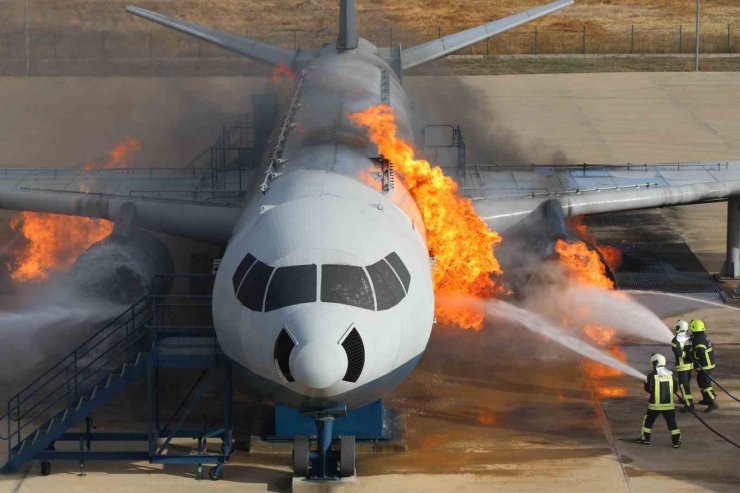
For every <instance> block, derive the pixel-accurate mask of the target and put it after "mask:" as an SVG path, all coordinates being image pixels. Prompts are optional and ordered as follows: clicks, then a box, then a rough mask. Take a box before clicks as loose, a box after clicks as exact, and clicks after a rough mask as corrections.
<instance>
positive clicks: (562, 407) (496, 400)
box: [0, 74, 740, 493]
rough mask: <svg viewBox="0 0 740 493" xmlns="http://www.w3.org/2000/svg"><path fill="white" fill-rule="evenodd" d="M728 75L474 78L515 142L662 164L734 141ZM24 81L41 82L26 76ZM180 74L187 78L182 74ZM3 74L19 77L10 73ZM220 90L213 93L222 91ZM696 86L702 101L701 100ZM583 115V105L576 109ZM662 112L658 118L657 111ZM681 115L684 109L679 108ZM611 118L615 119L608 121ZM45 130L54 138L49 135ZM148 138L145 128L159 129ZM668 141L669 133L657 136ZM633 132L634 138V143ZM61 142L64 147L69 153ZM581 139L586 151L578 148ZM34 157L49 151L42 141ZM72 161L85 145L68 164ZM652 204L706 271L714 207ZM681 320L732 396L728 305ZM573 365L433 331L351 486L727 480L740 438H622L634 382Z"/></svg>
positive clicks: (201, 485)
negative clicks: (516, 130) (396, 424)
mask: <svg viewBox="0 0 740 493" xmlns="http://www.w3.org/2000/svg"><path fill="white" fill-rule="evenodd" d="M735 77H736V76H735V74H730V75H717V76H716V78H714V80H715V83H712V80H713V75H712V74H704V75H703V76H702V77H701V78H692V79H691V81H692V82H691V83H686V78H685V77H684V76H683V75H682V74H659V75H658V76H645V75H644V74H636V75H633V76H631V77H630V76H628V75H626V74H621V75H620V76H618V78H617V79H618V82H619V84H620V87H622V88H623V89H624V91H625V94H620V95H619V97H613V96H614V95H613V94H611V95H609V94H602V93H599V91H598V90H597V89H595V88H598V87H604V90H605V91H606V88H608V87H609V85H610V84H612V83H613V82H614V79H612V77H611V76H610V75H609V74H600V75H598V76H593V75H592V76H584V77H583V78H579V76H575V75H569V76H564V77H562V78H561V79H558V78H557V77H556V76H543V77H528V78H524V79H517V80H516V81H514V80H513V79H511V78H499V79H497V78H491V79H489V80H488V81H486V80H484V78H476V80H475V81H474V84H475V85H476V86H477V87H480V88H483V90H484V91H487V94H488V95H489V96H488V99H487V104H488V105H489V106H494V107H499V108H503V111H504V113H505V114H506V115H507V117H508V118H509V119H510V121H511V122H513V123H512V125H514V124H516V125H515V127H521V125H519V124H520V123H521V122H523V121H528V122H530V123H531V124H530V125H529V126H528V127H527V130H526V132H525V133H524V134H523V135H524V136H525V137H523V138H524V139H525V140H524V142H525V143H526V142H530V140H529V139H530V138H532V136H536V138H538V139H544V142H545V143H544V147H546V148H548V149H556V148H562V149H572V150H573V152H571V151H569V157H571V158H573V159H575V160H577V161H581V160H589V161H598V160H602V161H606V160H609V159H616V158H625V157H631V156H632V155H633V154H639V155H641V156H644V157H643V159H644V160H653V161H662V160H669V159H670V158H673V157H674V155H675V156H677V155H679V154H680V155H685V156H686V159H700V158H702V156H706V158H707V159H709V158H715V157H717V156H718V154H722V155H723V156H724V155H725V154H727V153H729V152H733V151H734V150H736V149H737V147H736V144H732V145H730V144H728V143H733V142H734V143H737V142H740V131H739V130H740V129H739V128H738V126H737V123H736V122H737V121H740V118H738V117H739V116H740V114H737V115H736V114H735V113H733V112H739V113H740V108H735V107H732V106H727V104H726V102H727V101H730V100H732V95H733V94H735V93H736V91H737V89H736V84H733V81H734V80H735ZM417 80H418V79H417ZM553 81H555V82H556V84H555V85H553ZM165 82H166V81H165ZM165 82H157V83H156V84H155V87H154V88H153V89H151V91H152V92H154V93H156V92H157V91H166V83H165ZM55 83H56V82H55V81H48V83H47V88H46V91H52V90H53V87H54V84H55ZM97 83H98V84H104V81H101V80H99V81H97ZM446 83H447V84H449V81H447V82H446ZM33 84H37V85H43V84H44V82H43V81H42V80H40V79H37V80H34V82H33ZM122 84H123V85H125V84H126V82H125V81H123V82H122V81H121V80H117V81H115V83H114V86H115V88H116V91H123V92H125V91H124V89H122V88H121V85H122ZM178 84H179V86H180V87H186V86H187V82H186V81H184V80H181V81H179V82H178ZM202 84H203V83H202V82H197V83H195V84H194V86H193V87H194V88H197V90H198V91H200V90H201V89H204V88H203V87H202ZM411 85H416V86H419V87H417V89H418V90H422V91H423V90H427V91H428V92H427V93H425V94H426V95H427V96H429V97H432V96H435V95H436V94H437V89H435V88H432V87H428V88H427V89H424V88H423V87H421V86H426V85H427V84H426V83H425V84H420V83H417V82H414V81H411ZM13 86H14V87H16V88H17V87H18V83H17V81H15V82H14V83H13ZM242 86H243V84H242V83H241V82H239V83H238V84H228V83H225V84H222V85H221V86H220V87H221V89H224V90H226V91H241V89H242ZM565 87H571V88H572V87H576V88H580V89H581V90H582V91H584V92H585V93H587V94H586V95H585V96H583V97H579V96H578V91H571V90H570V89H568V90H567V91H566V89H564V88H565ZM42 89H43V88H40V87H36V88H35V92H37V93H38V92H39V91H41V92H44V91H42ZM64 90H65V91H67V92H69V91H72V90H73V84H69V83H67V84H65V85H64ZM194 90H195V89H194ZM507 91H508V92H507ZM522 91H524V92H527V94H530V93H531V94H536V100H533V101H531V104H529V103H527V104H524V105H522V104H520V103H521V102H522V101H523V100H524V99H523V98H524V96H526V95H522V94H519V93H520V92H522ZM563 91H566V92H567V96H568V97H567V98H563ZM186 92H187V91H186ZM626 93H629V94H626ZM666 95H667V96H666ZM104 96H105V95H103V96H101V98H103V99H104ZM228 96H229V95H228V94H227V93H223V92H222V93H220V94H219V98H220V99H224V100H226V99H228ZM702 97H705V98H706V100H705V101H704V103H702V99H701V98H702ZM91 98H94V96H91ZM629 98H634V100H635V101H639V108H633V110H634V112H633V113H631V114H630V115H631V116H630V117H629V118H627V116H626V115H625V114H623V112H622V108H623V107H624V104H625V101H629ZM14 99H18V100H22V98H21V99H19V98H17V97H16V98H14ZM719 100H723V101H724V102H725V104H724V106H722V105H718V104H716V103H717V102H718V101H719ZM540 103H542V104H540ZM635 104H637V103H635ZM91 105H92V103H91ZM92 106H94V105H92ZM106 107H110V104H109V103H108V104H106ZM548 108H550V109H548ZM552 108H557V109H558V112H560V113H561V115H562V114H565V115H570V116H573V117H574V118H571V119H569V120H568V119H566V121H564V122H562V124H558V122H559V121H560V120H562V116H561V115H557V114H554V113H553V111H551V109H552ZM651 108H652V109H651ZM20 110H21V108H20V107H19V108H18V111H16V112H15V113H13V114H16V115H18V114H23V113H22V111H20ZM561 110H562V111H561ZM139 111H140V112H141V113H140V114H139V113H137V115H136V119H133V118H130V119H129V118H123V119H122V121H123V122H124V126H125V127H126V128H127V129H129V128H134V127H135V126H136V125H138V124H140V122H141V120H146V112H147V111H148V112H151V113H152V114H156V113H157V112H158V111H159V110H157V104H152V105H151V107H148V108H146V107H144V106H142V107H141V108H140V109H139ZM642 112H644V113H645V114H646V115H647V114H648V113H649V115H650V118H647V117H645V116H641V115H642ZM584 114H585V115H586V116H589V117H588V118H586V117H583V115H584ZM662 114H666V115H668V116H666V117H665V118H664V119H661V116H660V115H662ZM681 114H683V115H684V116H685V118H678V117H676V115H681ZM538 115H539V116H538ZM579 115H581V116H579ZM595 115H596V116H598V118H596V117H595ZM599 115H600V116H599ZM615 115H616V116H620V115H621V118H613V117H614V116H615ZM671 115H673V116H671ZM0 118H1V117H0ZM463 118H464V115H462V116H461V119H460V122H461V123H463V124H465V123H466V122H465V121H464V120H463ZM472 120H473V119H472V118H471V122H470V123H471V125H472V123H473V121H472ZM636 120H639V121H642V122H645V125H649V126H656V128H657V127H659V128H660V129H661V131H660V134H659V135H650V134H649V133H646V132H644V131H643V130H639V134H640V135H639V136H635V138H634V139H632V138H631V137H630V132H631V131H632V132H633V133H634V132H636V131H635V130H634V121H636ZM568 122H571V124H569V123H568ZM573 122H574V123H573ZM50 123H53V122H50ZM113 123H114V122H111V125H112V124H113ZM25 124H27V125H31V126H33V125H37V124H38V123H37V122H32V121H28V122H26V123H25ZM556 124H557V138H553V139H549V138H548V129H551V128H553V127H554V126H555V125H556ZM85 125H86V123H85V122H84V121H83V122H80V126H82V127H84V126H85ZM91 125H92V123H91ZM569 125H575V126H574V127H572V126H571V127H569ZM671 125H675V126H676V127H675V128H677V129H678V130H679V131H680V132H679V133H678V134H676V136H674V137H671V128H672V127H671ZM522 128H524V127H522ZM692 128H696V129H698V131H697V132H696V133H694V134H692V135H693V138H692V139H691V140H688V139H686V138H685V136H686V135H687V133H690V130H691V129H692ZM83 130H84V129H83ZM571 130H573V132H572V133H570V134H569V132H571ZM616 131H618V132H617V133H614V132H616ZM166 133H167V132H163V135H164V134H166ZM569 135H570V137H568V136H569ZM610 135H614V136H615V137H613V138H612V137H610ZM718 135H719V136H721V139H719V137H717V136H718ZM55 138H56V139H58V140H60V141H62V140H64V136H63V135H61V134H60V135H56V136H55ZM148 138H149V139H152V140H155V139H156V130H154V134H151V135H149V136H148ZM670 138H673V139H674V140H675V144H676V145H672V144H670V143H669V142H668V141H667V140H666V139H670ZM206 140H210V139H206ZM719 141H721V142H722V144H721V145H720V144H718V142H719ZM633 142H637V145H636V146H635V145H632V143H633ZM733 146H734V147H733ZM72 147H74V146H72ZM72 147H69V148H67V149H66V152H67V153H73V152H74V149H73V148H72ZM584 149H585V150H586V151H587V152H585V154H584V156H586V157H583V158H582V159H581V155H580V154H581V151H582V150H584ZM660 149H670V152H669V154H670V156H668V157H663V156H664V155H663V154H661V151H660ZM685 151H689V152H688V153H686V152H685ZM35 152H37V153H38V152H39V151H38V150H36V151H35ZM689 154H690V155H689ZM42 157H43V156H42ZM724 157H727V158H729V157H736V156H724ZM46 159H47V160H49V159H51V152H50V153H49V156H47V157H46ZM84 160H85V156H82V157H81V158H80V160H79V162H84ZM661 213H662V214H665V216H666V217H669V218H670V219H671V220H672V221H674V223H675V224H676V225H677V229H678V230H679V231H680V232H681V234H682V236H683V237H684V238H685V239H686V240H687V241H688V243H689V245H690V246H691V247H692V249H693V250H694V251H695V252H697V255H698V256H699V258H700V260H702V262H705V265H706V266H707V267H708V268H709V269H710V270H712V269H714V270H716V268H717V267H716V263H717V258H718V255H719V256H720V257H721V253H722V252H723V250H724V206H723V205H722V204H710V205H706V206H695V207H686V208H680V209H676V210H672V209H669V210H664V211H662V212H661ZM694 316H701V317H703V318H704V320H705V321H706V322H707V325H708V327H709V330H710V334H711V336H712V339H713V342H714V344H715V346H716V352H717V359H718V361H719V367H718V369H717V372H716V377H717V378H718V379H719V380H720V381H721V382H722V383H723V384H725V385H726V386H727V387H728V388H729V389H733V390H735V391H737V392H738V393H740V335H738V325H739V322H740V317H738V316H737V312H729V311H717V310H713V311H705V312H697V313H691V314H687V317H694ZM667 322H668V323H672V322H673V320H669V321H667ZM623 349H624V351H625V353H626V354H627V356H628V358H629V362H630V363H631V364H633V365H634V366H635V367H637V368H638V369H644V368H645V366H646V361H647V358H648V356H649V354H650V353H652V352H654V351H655V350H661V351H663V352H664V353H666V354H667V353H668V351H669V349H668V348H667V347H663V348H660V347H657V346H652V345H634V346H629V347H625V348H623ZM584 368H586V366H585V365H584V363H583V361H582V360H581V359H580V358H578V357H576V356H574V355H572V354H571V353H569V352H567V351H566V350H564V349H561V348H559V347H555V346H553V345H552V344H551V343H548V342H547V341H545V340H543V339H539V338H536V337H535V336H532V335H530V334H528V333H522V332H520V331H516V330H514V329H509V328H506V327H487V328H486V329H485V330H484V331H482V332H480V333H470V332H462V331H458V330H455V329H445V328H441V327H438V328H435V331H434V335H433V337H432V340H431V341H430V345H429V348H428V350H427V352H426V353H425V355H424V358H423V360H422V362H421V363H420V365H419V367H418V368H417V370H415V371H414V373H413V374H412V375H411V377H410V378H409V379H408V380H407V381H405V382H404V383H403V384H402V385H401V386H400V387H399V388H398V389H397V390H396V391H395V392H394V393H393V394H392V395H390V396H389V398H388V399H387V405H389V406H391V407H393V408H395V409H399V410H403V411H404V412H405V413H406V422H407V439H408V451H407V452H406V453H403V454H393V455H361V456H360V458H359V464H358V473H359V475H360V479H359V481H358V488H359V490H360V491H367V492H377V491H382V492H384V493H393V492H406V491H425V492H448V491H463V492H478V491H481V492H482V491H498V490H506V491H521V492H530V491H531V492H534V491H537V492H540V491H548V492H549V491H556V492H557V491H563V492H568V493H573V492H579V491H583V492H592V491H604V492H612V491H614V492H620V491H623V492H649V493H654V492H656V491H672V492H693V491H712V492H725V491H726V492H730V491H733V492H734V491H737V488H738V484H740V454H738V450H737V449H735V448H732V447H731V446H730V445H729V444H727V443H725V442H723V441H722V440H721V439H719V438H717V437H715V436H714V435H712V434H710V433H709V432H707V431H706V429H705V428H704V427H703V426H702V425H701V424H700V423H698V422H696V421H695V420H694V419H693V418H691V417H689V416H686V415H679V424H680V426H681V428H682V431H683V433H684V447H683V448H681V449H679V450H674V449H672V448H671V447H670V438H669V435H668V432H667V430H665V429H664V424H663V423H662V422H661V421H658V422H657V424H656V426H655V433H654V436H655V439H654V443H653V444H652V445H651V446H649V447H647V446H638V445H636V444H632V443H629V442H627V441H622V439H632V438H634V437H636V436H637V434H638V433H639V427H640V421H641V419H642V414H643V412H644V409H645V401H646V397H645V394H644V392H643V390H642V383H641V382H640V381H637V380H635V379H631V378H628V377H612V378H611V379H608V380H607V381H602V380H598V379H595V378H589V376H588V374H587V371H585V370H584ZM643 371H644V370H643ZM605 385H606V386H610V387H621V388H623V389H624V391H625V392H626V396H625V397H622V398H599V397H598V396H597V392H596V390H597V389H598V388H599V387H600V386H605ZM175 390H181V391H182V390H183V389H175ZM142 397H143V394H142V393H141V391H140V389H139V390H138V391H133V392H131V393H129V394H126V395H125V396H123V397H122V398H121V399H119V400H118V401H116V403H114V405H112V406H111V407H110V408H109V409H108V414H107V416H106V417H103V416H101V417H100V419H99V420H98V426H99V429H98V431H102V430H103V429H105V428H106V427H107V426H110V427H116V428H118V429H121V428H123V429H135V428H139V429H140V427H142V426H143V425H144V423H143V419H144V403H143V399H142ZM238 402H242V403H243V406H244V407H243V408H245V407H247V404H248V403H249V402H248V399H247V397H246V396H244V395H240V396H239V399H238ZM720 403H721V405H722V408H721V409H720V410H719V411H718V412H717V413H713V414H711V415H709V416H708V417H707V419H708V420H709V422H710V423H711V425H712V426H713V427H716V429H718V430H720V431H722V432H724V433H726V434H727V435H728V436H729V437H731V438H732V439H734V440H735V441H738V440H740V427H738V425H737V423H738V422H739V419H738V418H740V404H733V403H731V402H730V400H729V399H728V398H727V397H726V396H721V397H720ZM243 408H242V409H243ZM257 414H258V413H257ZM250 419H251V417H250V416H242V417H241V418H240V420H241V424H242V425H245V426H248V425H249V421H250ZM237 426H238V427H239V424H238V425H237ZM245 426H243V427H242V428H241V430H244V429H245ZM241 430H240V429H239V428H238V430H237V431H238V432H239V433H241V434H242V438H245V437H246V436H247V435H248V434H247V433H244V431H241ZM136 445H137V446H139V447H140V445H139V444H136ZM212 445H213V446H217V444H216V443H212ZM180 446H183V447H185V446H186V444H181V445H180ZM289 462H290V456H289V455H268V454H250V453H247V452H244V451H237V452H236V453H235V454H234V455H233V457H232V463H231V464H229V466H228V467H227V469H226V470H225V477H224V479H223V480H222V481H219V482H211V481H208V480H205V481H196V480H195V479H194V478H195V469H194V468H193V467H191V466H159V465H150V464H148V463H127V462H121V463H110V462H103V463H89V464H87V476H85V477H84V478H83V477H79V475H78V472H79V466H78V465H77V464H75V463H55V464H54V466H53V474H52V475H51V476H48V477H42V476H40V475H39V471H38V465H36V464H34V465H33V466H32V467H29V468H27V469H25V470H23V471H21V472H20V473H18V474H15V475H10V476H2V477H0V493H6V492H7V493H10V492H13V493H34V492H42V491H44V492H46V491H73V492H86V491H90V492H96V493H97V492H100V491H107V492H111V493H113V492H133V491H136V492H137V493H138V492H147V491H152V492H154V491H183V492H201V491H239V492H250V491H288V490H289V487H290V478H291V474H290V470H289Z"/></svg>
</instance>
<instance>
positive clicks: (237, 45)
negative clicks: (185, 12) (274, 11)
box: [126, 7, 297, 65]
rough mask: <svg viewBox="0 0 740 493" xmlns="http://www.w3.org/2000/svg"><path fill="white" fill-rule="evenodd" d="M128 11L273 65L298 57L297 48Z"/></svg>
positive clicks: (145, 13) (290, 61)
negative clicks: (285, 47) (284, 46)
mask: <svg viewBox="0 0 740 493" xmlns="http://www.w3.org/2000/svg"><path fill="white" fill-rule="evenodd" d="M126 12H128V13H130V14H134V15H136V16H138V17H141V18H144V19H146V20H149V21H152V22H156V23H157V24H161V25H163V26H165V27H169V28H170V29H174V30H176V31H180V32H183V33H185V34H189V35H191V36H194V37H196V38H198V39H202V40H203V41H207V42H209V43H213V44H215V45H217V46H221V47H222V48H226V49H227V50H231V51H235V52H236V53H239V54H242V55H245V56H247V57H250V58H254V59H255V60H259V61H262V62H265V63H269V64H271V65H292V64H293V61H294V60H295V58H296V54H297V52H296V51H295V50H286V49H283V48H278V47H275V46H271V45H268V44H265V43H260V42H258V41H253V40H251V39H248V38H244V37H242V36H237V35H235V34H229V33H225V32H221V31H217V30H215V29H211V28H209V27H205V26H200V25H198V24H193V23H192V22H187V21H183V20H179V19H173V18H172V17H167V16H166V15H162V14H158V13H157V12H152V11H151V10H146V9H142V8H139V7H126Z"/></svg>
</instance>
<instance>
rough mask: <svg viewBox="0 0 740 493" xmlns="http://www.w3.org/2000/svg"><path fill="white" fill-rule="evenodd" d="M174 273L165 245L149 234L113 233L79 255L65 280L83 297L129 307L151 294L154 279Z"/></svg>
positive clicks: (140, 232)
mask: <svg viewBox="0 0 740 493" xmlns="http://www.w3.org/2000/svg"><path fill="white" fill-rule="evenodd" d="M174 270H175V268H174V262H173V260H172V256H171V255H170V252H169V250H168V249H167V247H166V246H165V244H164V243H163V242H162V241H161V240H160V239H158V238H157V237H155V236H154V235H152V234H151V233H148V232H146V231H142V230H139V229H134V230H132V231H130V232H129V233H128V234H126V235H121V234H116V233H115V232H114V233H113V234H112V235H111V236H109V237H108V238H106V239H104V240H102V241H100V242H98V243H95V244H94V245H93V246H91V247H90V248H88V249H87V250H86V251H85V252H84V253H83V254H82V255H80V258H79V259H77V262H75V264H74V265H73V266H72V268H71V269H70V270H69V273H68V276H69V279H70V281H71V283H72V285H73V286H74V288H75V289H76V290H77V291H79V292H80V293H81V294H84V295H85V296H91V297H96V298H102V299H104V300H107V301H111V302H113V303H119V304H123V305H130V304H132V303H134V302H136V301H137V300H139V299H140V298H141V297H143V296H145V295H146V294H147V293H149V292H150V291H151V289H152V286H153V282H154V278H155V276H157V275H160V274H172V273H174ZM165 287H167V286H165Z"/></svg>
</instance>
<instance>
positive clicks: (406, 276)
mask: <svg viewBox="0 0 740 493" xmlns="http://www.w3.org/2000/svg"><path fill="white" fill-rule="evenodd" d="M385 259H386V260H387V261H388V263H389V264H391V267H393V270H395V271H396V274H398V278H399V279H400V280H401V283H403V289H405V290H406V292H407V293H408V292H409V285H410V284H411V274H410V273H409V271H408V269H407V268H406V266H405V265H404V264H403V262H402V261H401V257H399V256H398V254H397V253H396V252H393V253H391V254H390V255H388V256H387V257H386V258H385Z"/></svg>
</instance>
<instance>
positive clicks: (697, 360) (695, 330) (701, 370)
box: [689, 319, 719, 413]
mask: <svg viewBox="0 0 740 493" xmlns="http://www.w3.org/2000/svg"><path fill="white" fill-rule="evenodd" d="M689 328H690V329H691V343H692V346H693V352H692V354H693V360H694V369H695V370H696V383H697V384H699V388H700V389H701V395H702V400H701V401H700V402H699V404H701V405H706V406H707V408H706V409H705V410H704V412H705V413H710V412H712V411H714V410H717V409H719V404H717V395H716V394H715V393H714V387H712V378H711V377H712V370H713V369H714V366H715V363H714V354H713V349H712V341H710V340H709V338H708V337H707V332H706V329H705V327H704V322H702V321H701V320H698V319H696V320H692V321H691V324H689Z"/></svg>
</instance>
